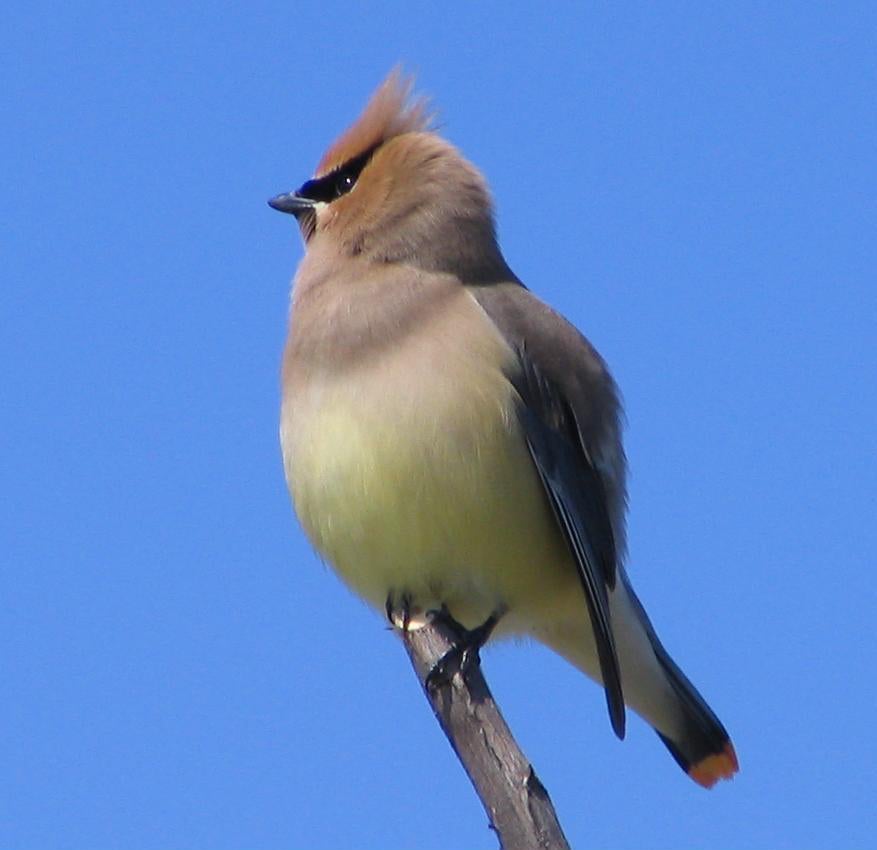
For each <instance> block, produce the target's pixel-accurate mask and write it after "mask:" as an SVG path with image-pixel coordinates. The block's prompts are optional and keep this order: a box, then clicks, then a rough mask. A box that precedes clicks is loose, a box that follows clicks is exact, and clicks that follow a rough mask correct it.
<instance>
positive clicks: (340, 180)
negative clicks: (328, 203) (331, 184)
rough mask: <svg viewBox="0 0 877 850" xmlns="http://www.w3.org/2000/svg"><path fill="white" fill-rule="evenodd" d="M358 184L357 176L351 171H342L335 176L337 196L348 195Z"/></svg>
mask: <svg viewBox="0 0 877 850" xmlns="http://www.w3.org/2000/svg"><path fill="white" fill-rule="evenodd" d="M355 185H356V177H355V176H354V175H353V174H351V173H350V172H349V171H342V172H340V173H339V174H338V175H337V176H336V178H335V197H336V198H340V197H341V196H342V195H346V194H347V193H348V192H349V191H350V190H351V189H352V188H353V187H354V186H355Z"/></svg>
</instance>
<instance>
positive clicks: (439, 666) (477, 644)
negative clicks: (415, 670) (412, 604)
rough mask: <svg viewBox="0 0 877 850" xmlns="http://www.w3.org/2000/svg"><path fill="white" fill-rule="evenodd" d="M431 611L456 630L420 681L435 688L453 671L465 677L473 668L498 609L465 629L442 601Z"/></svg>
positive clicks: (479, 657) (498, 616)
mask: <svg viewBox="0 0 877 850" xmlns="http://www.w3.org/2000/svg"><path fill="white" fill-rule="evenodd" d="M432 615H433V618H434V619H435V618H438V619H441V620H442V621H443V622H444V623H445V624H446V625H448V626H450V627H451V628H452V629H453V630H454V631H455V632H456V633H457V639H456V640H455V641H454V645H453V646H452V647H451V648H450V649H449V650H448V651H447V652H446V653H445V654H444V655H443V656H442V657H441V658H439V660H438V661H436V663H435V664H434V665H433V667H432V670H430V671H429V673H427V675H426V680H425V681H424V684H425V685H426V687H427V689H428V690H435V689H437V688H440V687H441V686H442V685H447V684H449V683H450V681H451V679H453V678H454V675H455V674H456V673H459V674H460V675H461V676H463V677H464V678H465V677H466V676H467V675H468V674H469V672H470V671H471V670H474V669H475V668H476V667H477V666H478V665H479V664H480V663H481V656H480V654H479V651H480V649H481V647H482V646H484V644H485V643H487V641H488V640H489V639H490V635H491V633H492V632H493V630H494V628H495V627H496V624H497V623H498V622H499V620H500V617H501V616H502V613H501V612H497V611H495V612H494V613H493V614H491V615H490V616H489V617H488V618H487V619H486V620H485V621H484V622H483V623H482V624H481V625H480V626H476V627H475V628H474V629H467V628H466V627H465V626H463V625H462V624H461V623H459V622H458V621H457V620H455V619H454V618H453V617H452V616H451V614H450V612H449V611H448V609H447V608H446V607H445V606H444V605H443V606H442V607H441V610H439V611H434V612H432Z"/></svg>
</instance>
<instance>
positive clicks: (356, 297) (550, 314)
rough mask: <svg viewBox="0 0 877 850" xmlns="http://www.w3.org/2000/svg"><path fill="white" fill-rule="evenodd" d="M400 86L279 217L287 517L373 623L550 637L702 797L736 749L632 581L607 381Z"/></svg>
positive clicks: (381, 98)
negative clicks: (287, 314)
mask: <svg viewBox="0 0 877 850" xmlns="http://www.w3.org/2000/svg"><path fill="white" fill-rule="evenodd" d="M410 89H411V86H410V83H409V82H408V81H406V80H404V79H403V77H402V76H401V75H400V73H399V72H398V71H394V72H393V73H392V74H391V75H390V76H389V77H388V78H387V80H386V81H385V82H384V83H383V84H382V85H381V87H380V88H379V89H378V90H377V92H376V93H375V95H374V96H373V98H372V100H371V101H370V103H369V104H368V106H367V107H366V109H365V111H364V112H363V114H362V116H361V117H360V119H359V120H358V121H357V122H356V123H354V124H353V125H352V126H351V127H350V128H349V129H348V130H347V131H346V132H345V133H344V134H343V135H342V136H341V137H340V138H339V139H338V141H336V142H335V143H334V144H333V145H332V146H331V147H330V148H329V150H328V152H327V153H326V155H325V156H324V157H323V159H322V160H321V162H320V164H319V166H318V168H317V171H316V176H315V177H314V178H313V179H312V180H309V181H307V182H306V183H305V184H303V185H302V187H301V188H300V189H298V190H297V191H295V192H290V193H287V194H285V195H282V196H278V197H277V198H275V199H273V200H272V201H271V202H270V203H271V205H272V206H274V207H275V208H277V209H279V210H282V211H285V212H290V213H292V214H294V215H295V216H296V218H297V219H298V221H299V224H300V226H301V230H302V235H303V237H304V239H305V242H306V249H307V250H306V253H305V257H304V259H303V260H302V262H301V265H300V266H299V269H298V272H297V274H296V277H295V280H294V285H293V297H292V312H291V319H290V335H289V339H288V341H287V346H286V350H285V353H284V364H283V406H282V411H281V442H282V446H283V455H284V463H285V468H286V474H287V480H288V483H289V487H290V492H291V494H292V497H293V501H294V504H295V508H296V512H297V514H298V516H299V519H300V521H301V523H302V526H303V527H304V529H305V531H306V533H307V534H308V536H309V538H310V539H311V541H312V542H313V544H314V546H315V547H316V548H317V550H318V551H319V552H320V553H321V554H322V555H323V557H325V558H326V560H328V561H329V563H331V564H332V566H333V567H334V568H335V569H336V570H337V571H338V573H339V575H340V576H341V577H342V578H343V579H344V580H345V581H346V582H347V583H348V584H349V585H350V586H351V587H352V588H353V589H354V590H356V591H357V592H358V593H359V594H360V595H362V596H363V597H364V598H365V599H366V600H368V601H369V602H370V603H371V604H373V605H374V606H375V607H377V608H379V609H384V607H385V606H386V607H387V608H388V609H390V610H392V609H393V608H394V607H395V603H396V601H398V600H399V599H404V600H406V614H410V615H413V616H414V623H415V624H416V623H418V622H422V617H423V616H425V615H426V612H428V611H431V610H438V609H440V608H442V607H444V608H445V609H446V610H448V611H449V612H450V614H451V615H452V616H453V617H454V618H455V619H456V620H458V621H459V622H460V623H462V624H463V625H464V626H466V627H467V628H469V629H474V628H475V627H476V626H479V625H480V624H481V623H483V622H485V621H488V622H490V623H493V621H494V620H497V621H498V625H497V626H496V633H497V634H502V633H505V634H525V635H530V636H532V637H534V638H536V639H537V640H540V641H542V642H543V643H545V644H547V645H548V646H550V647H552V648H553V649H554V650H556V651H557V652H559V653H560V654H561V655H563V656H564V657H566V658H567V659H569V660H570V661H571V662H572V663H573V664H575V665H576V666H577V667H579V668H580V669H582V670H583V671H584V672H586V673H587V674H588V675H590V676H592V677H593V678H594V679H596V680H597V681H599V682H602V683H603V685H604V687H605V689H606V696H607V703H608V707H609V713H610V718H611V722H612V726H613V728H614V729H615V731H616V733H617V734H618V735H619V736H620V737H621V736H623V734H624V724H625V717H624V705H625V703H626V704H627V705H628V706H630V707H632V708H633V709H634V710H636V711H637V712H638V713H639V714H641V715H642V716H643V717H644V718H645V719H646V720H647V721H648V722H649V723H650V724H651V725H652V726H653V727H654V728H655V729H656V731H657V732H658V734H659V735H660V736H661V738H662V740H663V741H664V743H665V744H666V745H667V747H668V748H669V749H670V751H671V753H672V754H673V756H674V757H675V758H676V760H677V761H678V762H679V763H680V765H682V767H683V768H684V769H685V770H686V771H688V773H689V775H691V776H692V778H694V779H695V780H696V781H697V782H699V783H700V784H702V785H705V786H707V787H708V786H710V785H712V784H713V783H714V782H715V781H716V780H717V779H719V778H727V777H729V776H730V775H732V774H733V773H734V772H735V771H736V769H737V764H736V757H735V756H734V752H733V747H732V746H731V744H730V741H729V739H728V735H727V733H726V732H725V730H724V728H723V727H722V725H721V723H720V722H719V721H718V719H717V718H716V717H715V715H714V714H713V713H712V711H711V710H710V709H709V707H708V706H707V705H706V703H705V702H704V701H703V699H702V698H701V697H700V696H699V694H698V693H697V691H696V690H695V689H694V688H693V686H692V685H691V684H690V682H688V680H687V679H686V678H685V676H684V675H683V674H682V672H681V671H680V670H679V668H678V667H677V666H676V665H675V664H674V662H673V661H672V659H671V658H670V657H669V655H668V654H667V652H666V651H665V650H664V648H663V647H662V646H661V643H660V641H659V640H658V638H657V635H656V634H655V632H654V629H653V628H652V626H651V624H650V622H649V620H648V617H647V616H646V614H645V611H644V610H643V608H642V606H641V605H640V603H639V601H638V600H637V598H636V595H635V594H634V592H633V589H632V587H631V585H630V581H629V579H628V577H627V575H626V572H625V569H624V565H623V557H624V550H625V545H624V540H625V534H624V512H625V461H624V452H623V449H622V444H621V429H620V404H619V401H618V394H617V391H616V388H615V384H614V382H613V380H612V378H611V376H610V375H609V372H608V369H607V368H606V364H605V363H604V362H603V360H602V359H601V358H600V356H599V355H598V354H597V352H596V350H595V349H594V348H593V346H591V345H590V343H588V342H587V340H585V338H584V337H583V336H582V335H581V334H580V333H579V332H578V331H577V330H576V329H575V328H574V327H573V326H572V325H571V324H569V322H567V321H566V320H565V319H563V317H561V316H559V315H558V314H557V313H555V312H554V311H553V310H552V309H551V308H550V307H548V306H547V305H545V304H543V303H542V302H541V301H539V300H538V299H537V298H536V297H535V296H534V295H532V294H531V293H530V292H529V291H528V290H527V289H526V288H525V287H524V286H523V284H521V282H520V281H519V280H518V279H517V278H516V277H515V275H514V274H513V273H512V271H511V270H510V269H509V267H508V265H507V264H506V262H505V260H504V258H503V256H502V252H501V251H500V249H499V246H498V244H497V240H496V232H495V227H494V218H493V208H492V204H491V200H490V195H489V192H488V188H487V184H486V182H485V181H484V178H483V177H482V176H481V174H480V173H479V172H478V170H477V169H476V168H475V167H474V166H473V165H471V164H470V163H469V162H468V161H467V160H465V159H464V158H463V156H462V155H461V154H460V153H459V152H458V151H457V150H456V148H454V147H453V146H452V145H451V144H449V143H448V142H447V141H445V140H444V139H442V138H440V137H439V136H438V135H436V134H435V133H433V132H431V131H430V129H429V118H428V112H427V108H426V105H425V101H424V100H422V99H411V96H410Z"/></svg>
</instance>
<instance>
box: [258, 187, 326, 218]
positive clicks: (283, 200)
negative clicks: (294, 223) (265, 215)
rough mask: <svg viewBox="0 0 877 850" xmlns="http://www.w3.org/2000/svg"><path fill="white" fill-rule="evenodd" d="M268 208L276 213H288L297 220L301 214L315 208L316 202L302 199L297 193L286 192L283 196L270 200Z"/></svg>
mask: <svg viewBox="0 0 877 850" xmlns="http://www.w3.org/2000/svg"><path fill="white" fill-rule="evenodd" d="M268 206H269V207H271V208H272V209H275V210H277V211H278V212H284V213H289V214H290V215H294V216H296V218H297V217H298V216H300V215H301V214H302V213H306V212H310V211H311V210H313V208H314V207H315V206H316V201H312V200H311V199H310V198H303V197H302V196H301V195H299V194H298V193H297V192H286V193H285V194H283V195H277V196H276V197H274V198H271V200H270V201H268Z"/></svg>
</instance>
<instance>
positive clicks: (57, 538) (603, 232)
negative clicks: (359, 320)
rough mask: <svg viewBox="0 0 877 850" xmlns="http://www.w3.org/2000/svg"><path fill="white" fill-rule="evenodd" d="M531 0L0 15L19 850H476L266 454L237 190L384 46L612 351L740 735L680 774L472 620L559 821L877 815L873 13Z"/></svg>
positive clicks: (672, 620)
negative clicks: (489, 640) (733, 759)
mask: <svg viewBox="0 0 877 850" xmlns="http://www.w3.org/2000/svg"><path fill="white" fill-rule="evenodd" d="M537 5H538V4H529V3H528V4H523V3H521V4H511V5H510V4H509V3H507V2H504V3H483V4H448V3H441V4H413V3H398V4H393V3H387V4H382V5H377V6H375V7H374V8H373V9H372V11H369V12H366V11H363V7H362V6H360V5H358V4H352V3H349V4H348V3H335V2H320V3H298V4H296V3H289V2H283V3H280V2H278V3H261V2H257V3H252V4H243V3H241V4H228V5H225V4H213V5H201V4H198V5H197V6H196V4H188V5H187V4H183V5H181V4H178V3H170V2H160V1H159V0H157V2H154V3H150V4H138V6H134V4H131V6H130V7H125V5H124V4H118V3H109V2H103V3H101V2H94V3H76V2H73V3H64V4H61V3H40V2H35V3H30V4H27V5H26V6H25V4H21V3H18V4H15V3H14V4H12V5H6V6H5V7H4V10H3V11H2V12H0V33H2V36H0V39H2V51H0V79H2V80H3V83H2V86H0V122H2V128H0V129H2V132H0V168H2V172H3V173H2V186H3V191H2V193H0V221H2V231H0V239H2V287H0V305H2V308H0V309H2V315H0V318H2V325H0V370H2V375H0V393H2V404H0V428H2V432H0V433H2V440H3V443H2V445H3V448H2V456H0V483H2V493H3V497H2V503H3V504H2V508H0V535H2V538H0V550H2V579H0V581H2V587H0V594H2V595H0V605H2V613H0V617H2V631H0V682H2V692H3V697H2V702H0V747H2V749H0V782H2V787H0V848H3V850H19V849H21V850H33V849H34V848H36V850H55V848H73V850H105V848H106V850H110V849H111V848H125V850H159V848H169V850H177V849H178V848H205V849H208V848H209V850H223V849H224V848H229V850H231V849H232V848H237V849H238V850H263V848H264V850H274V848H278V849H279V848H308V850H321V848H326V850H337V848H352V849H353V848H356V849H359V848H363V849H365V850H367V848H387V847H391V846H392V847H411V848H415V847H416V848H420V850H428V848H449V847H466V848H476V847H483V848H492V847H494V846H495V841H494V838H493V836H492V835H491V834H490V833H489V832H488V831H487V829H486V818H485V815H484V814H483V812H482V810H481V809H480V806H479V804H478V802H477V800H476V798H475V795H474V794H473V792H472V790H471V789H470V787H469V785H468V782H467V780H466V778H465V776H464V775H463V773H462V771H461V769H460V768H459V766H458V764H457V762H456V760H455V758H454V756H453V755H452V753H451V751H450V748H449V747H448V745H447V743H446V741H445V739H444V738H443V736H442V735H441V733H440V732H439V730H438V727H437V725H436V723H435V721H434V719H433V717H432V716H431V714H430V711H429V709H428V707H427V705H426V702H425V701H424V699H423V696H422V695H421V693H420V692H419V690H418V687H417V685H416V683H415V680H414V677H413V674H412V672H411V670H410V668H409V667H408V663H407V660H406V658H405V657H404V653H403V651H402V649H401V647H400V646H399V645H397V641H396V639H395V638H394V637H393V635H392V634H391V633H390V632H388V631H387V630H385V628H384V623H383V622H382V620H381V618H380V617H379V616H377V615H375V614H373V613H371V612H370V611H368V610H367V609H365V607H364V606H362V605H361V604H360V603H359V602H358V601H357V600H356V599H354V598H353V597H352V596H351V595H350V594H349V593H348V592H347V591H346V590H344V589H343V588H342V587H341V585H340V584H339V582H338V581H337V580H336V579H335V578H334V576H333V575H332V574H331V573H330V572H329V571H328V570H326V569H325V568H324V567H323V566H321V564H320V563H319V561H318V560H317V558H316V557H315V556H314V555H313V553H312V552H311V551H310V549H309V547H308V545H307V543H306V542H305V540H304V539H303V536H302V534H301V532H300V531H299V530H298V528H297V526H296V524H295V522H294V519H293V516H292V513H291V510H290V506H289V502H288V498H287V495H286V492H285V487H284V482H283V478H282V472H281V463H280V453H279V449H278V445H277V424H276V420H277V407H278V377H277V373H278V361H279V357H280V351H281V346H282V341H283V337H284V333H285V322H286V312H287V303H288V302H287V298H288V294H287V293H288V281H289V278H290V277H291V275H292V272H293V270H294V268H295V265H296V262H297V261H298V259H299V257H300V255H301V246H300V243H299V238H298V235H297V232H296V231H295V229H294V223H293V221H292V220H291V219H289V218H288V217H283V216H280V215H278V214H276V213H274V212H272V211H271V210H270V209H269V208H268V207H267V206H266V204H265V200H266V198H268V197H269V196H270V195H273V194H274V193H276V192H279V191H282V190H287V189H290V188H293V187H295V186H297V185H298V184H299V183H300V182H301V181H302V180H303V179H304V178H306V177H307V176H308V175H309V173H310V172H311V170H312V169H313V167H314V165H315V163H316V161H317V159H318V158H319V156H320V153H321V152H322V150H323V149H324V148H325V146H326V145H327V144H328V143H329V142H330V141H331V140H332V139H333V138H334V136H335V135H336V134H337V133H338V132H339V131H340V130H341V129H343V128H344V127H345V126H346V125H347V124H348V123H349V122H351V121H352V120H353V119H354V118H355V116H356V115H357V113H358V110H359V109H360V108H361V106H362V105H363V103H364V102H365V100H366V98H367V97H368V95H369V93H370V92H371V90H372V89H373V88H374V87H375V86H376V85H377V83H378V82H379V81H380V80H381V79H382V77H383V76H384V74H385V73H386V72H387V71H388V69H389V68H390V67H391V66H392V65H393V64H394V63H396V62H397V61H399V60H401V61H403V62H404V63H405V64H406V66H407V67H408V68H409V69H410V70H412V71H414V72H416V73H417V74H418V77H419V85H420V87H421V89H422V90H424V91H426V92H429V93H431V94H432V95H433V96H434V99H435V103H436V105H437V106H438V107H439V110H440V115H441V120H442V125H443V128H444V132H445V133H446V134H447V135H448V137H449V138H450V139H452V140H453V141H454V142H455V143H457V144H458V145H459V146H460V147H461V148H462V149H463V150H464V151H465V152H466V153H467V155H468V156H469V157H470V158H471V159H472V160H473V161H475V162H476V163H477V164H478V165H479V166H480V167H481V168H482V169H483V170H484V171H485V172H486V174H487V175H488V177H489V179H490V181H491V183H492V186H493V190H494V192H495V196H496V200H497V204H498V209H499V222H500V234H501V240H502V243H503V245H504V246H505V250H506V254H507V257H508V259H509V261H510V263H511V264H512V266H513V268H514V269H515V270H516V271H517V273H518V274H519V275H520V276H521V277H522V279H523V280H525V281H526V282H527V283H528V284H529V285H530V286H531V288H533V289H534V290H535V291H536V292H537V293H539V294H540V295H541V296H543V297H544V298H545V299H547V300H548V301H550V302H551V303H552V304H554V305H556V306H557V307H558V308H560V309H561V310H562V311H563V312H564V313H565V314H566V315H567V316H569V317H570V318H571V319H572V320H573V321H574V322H575V323H576V324H577V325H578V326H579V327H581V328H582V329H583V330H584V331H585V333H587V334H588V335H589V336H590V337H591V339H592V340H593V341H594V342H595V343H596V344H597V345H598V346H599V348H600V349H601V351H602V352H603V353H604V354H605V356H606V357H607V359H608V360H609V362H610V363H611V365H612V368H613V370H614V372H615V375H616V377H617V379H618V381H619V383H620V384H621V386H622V388H623V391H624V394H625V397H626V404H627V412H628V419H629V428H628V432H627V446H628V451H629V455H630V462H631V468H632V480H631V514H630V540H631V546H630V549H631V552H630V563H631V571H632V573H633V576H634V580H635V582H636V584H637V586H638V588H639V590H640V592H641V595H642V597H643V599H644V601H645V602H646V604H647V605H648V607H649V610H650V611H651V613H652V616H653V618H654V620H655V622H656V625H657V626H658V628H659V630H660V632H661V634H662V636H663V638H664V640H665V642H666V644H667V645H668V647H670V649H671V650H672V651H673V653H674V655H675V656H676V657H677V659H678V660H679V661H680V663H681V664H682V666H683V667H684V668H685V670H686V671H687V672H688V673H689V674H690V676H691V677H692V679H693V680H694V681H695V682H696V683H697V684H698V686H699V687H700V688H701V690H702V691H703V692H704V694H705V695H707V696H708V698H709V700H710V701H711V702H712V704H713V705H714V707H715V708H716V710H717V712H718V713H719V714H720V715H721V716H722V718H723V719H724V721H725V722H726V724H727V726H728V728H729V729H730V730H731V732H732V733H733V736H734V740H735V742H736V745H737V749H738V752H739V755H740V760H741V766H742V772H741V774H740V775H739V777H738V778H737V779H736V780H735V781H734V782H733V783H730V784H723V785H722V786H721V787H717V788H716V789H715V790H713V791H712V792H710V793H707V792H704V791H702V790H701V789H699V788H698V787H696V786H695V785H694V784H693V783H691V782H690V781H689V780H687V779H686V778H685V776H684V775H683V774H682V773H681V772H680V771H679V770H678V768H677V767H676V766H675V764H674V763H673V762H672V761H671V759H670V757H669V756H668V755H667V754H666V752H665V751H664V749H663V747H662V746H661V745H660V743H659V742H658V740H657V739H656V738H655V736H654V735H653V734H652V732H651V731H650V730H648V729H647V728H646V727H645V726H644V724H642V723H640V722H639V721H634V722H631V724H630V730H629V735H628V740H626V741H625V742H624V743H623V744H622V743H619V742H618V741H617V740H615V738H614V737H613V735H612V733H611V731H610V729H609V724H608V720H607V717H606V712H605V709H604V705H603V698H602V696H601V694H600V692H599V691H598V689H597V688H596V687H594V686H593V685H592V684H591V683H589V682H588V681H586V680H585V679H584V678H582V677H581V676H580V675H578V674H577V673H576V672H575V671H574V670H572V669H571V668H569V667H567V666H565V665H564V664H563V663H562V662H561V661H559V660H558V659H556V658H554V657H552V656H550V655H549V654H548V653H547V652H546V651H543V650H542V649H540V648H538V647H531V646H525V645H514V644H510V645H504V646H499V647H497V648H494V649H493V650H490V651H488V652H487V653H486V655H485V669H486V672H487V675H488V678H489V680H490V682H491V683H492V685H493V687H494V689H495V692H496V695H497V698H498V700H499V702H500V704H501V706H502V708H503V710H504V711H505V713H506V716H507V718H508V720H509V722H510V724H511V726H512V728H513V729H514V730H515V732H516V734H517V736H518V738H519V740H520V742H521V744H522V745H523V747H524V748H525V750H526V752H527V754H528V755H529V757H530V758H531V759H532V761H533V763H534V765H535V767H536V769H537V771H538V773H539V775H540V777H541V778H542V779H543V781H544V782H545V784H546V786H547V787H548V789H549V791H550V793H551V795H552V798H553V800H554V802H555V804H556V806H557V809H558V812H559V815H560V818H561V821H562V823H563V825H564V827H565V829H566V831H567V834H568V836H569V839H570V841H571V843H572V844H573V846H575V847H577V848H586V847H607V848H642V847H656V848H671V847H672V848H734V850H739V848H801V847H820V848H828V847H837V848H849V847H866V846H874V845H875V843H877V839H875V838H874V835H873V824H874V808H873V807H874V799H875V797H874V770H875V760H877V733H875V727H874V714H875V709H877V689H875V661H877V652H875V649H877V641H875V637H874V631H873V629H874V625H873V624H874V616H875V608H877V605H875V602H877V598H875V597H877V592H875V579H874V559H875V550H877V533H875V487H877V460H875V457H877V452H875V439H874V434H875V425H877V422H875V420H877V398H875V380H877V369H875V366H877V363H875V361H877V343H875V323H877V297H875V267H877V249H875V242H877V240H875V225H877V204H875V196H877V132H875V131H877V118H875V115H877V109H875V104H877V60H875V35H877V27H875V24H877V13H875V6H874V4H873V3H872V2H861V3H835V4H827V3H806V2H805V3H797V4H780V3H774V4H765V3H748V2H738V3H733V4H718V3H716V4H713V3H706V4H704V3H693V2H692V3H661V4H651V3H635V4H625V5H622V4H619V3H610V2H606V3H581V4H566V5H561V4H558V5H556V6H555V5H552V6H551V7H548V6H544V7H543V8H541V9H537ZM476 6H477V8H474V7H476Z"/></svg>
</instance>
